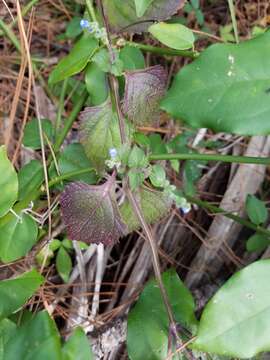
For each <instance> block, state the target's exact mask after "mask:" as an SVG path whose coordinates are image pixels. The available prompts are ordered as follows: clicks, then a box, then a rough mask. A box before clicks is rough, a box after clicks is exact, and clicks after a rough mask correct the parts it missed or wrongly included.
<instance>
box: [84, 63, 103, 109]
mask: <svg viewBox="0 0 270 360" xmlns="http://www.w3.org/2000/svg"><path fill="white" fill-rule="evenodd" d="M85 85H86V89H87V91H88V93H89V95H90V98H91V103H92V105H94V106H96V105H100V104H102V103H104V101H106V99H107V98H108V84H107V77H106V73H105V72H104V71H102V70H101V69H100V67H99V66H98V65H97V64H96V63H95V62H91V63H90V64H88V65H87V68H86V71H85Z"/></svg>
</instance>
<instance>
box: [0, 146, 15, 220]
mask: <svg viewBox="0 0 270 360" xmlns="http://www.w3.org/2000/svg"><path fill="white" fill-rule="evenodd" d="M0 173H1V174H2V175H1V178H0V189H1V196H0V217H1V216H4V215H5V214H6V213H7V212H8V211H9V210H10V209H11V208H12V206H13V204H14V203H15V201H16V200H17V196H18V178H17V174H16V172H15V170H14V168H13V166H12V164H11V162H10V161H9V159H8V157H7V153H6V149H5V147H4V146H0Z"/></svg>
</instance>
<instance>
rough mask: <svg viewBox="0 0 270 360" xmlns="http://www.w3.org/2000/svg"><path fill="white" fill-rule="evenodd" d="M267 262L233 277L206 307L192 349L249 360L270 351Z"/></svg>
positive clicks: (269, 268) (269, 283)
mask: <svg viewBox="0 0 270 360" xmlns="http://www.w3.org/2000/svg"><path fill="white" fill-rule="evenodd" d="M269 272H270V260H260V261H257V262H255V263H253V264H251V265H249V266H247V267H246V268H244V269H243V270H241V271H239V272H237V273H236V274H234V275H233V276H232V277H231V278H230V279H229V280H228V281H227V282H226V283H225V285H223V286H222V287H221V289H219V290H218V292H217V293H216V294H215V295H214V297H213V298H212V299H211V300H210V301H209V303H208V304H207V305H206V307H205V309H204V311H203V314H202V317H201V320H200V324H199V330H198V334H197V338H196V340H195V343H194V344H193V345H192V346H193V347H194V348H196V349H198V350H201V351H205V352H210V353H214V354H220V355H225V356H229V357H230V358H245V359H247V358H252V357H253V356H255V355H256V354H258V353H260V352H263V351H269V350H270V337H269V333H270V322H269V314H270V297H269V294H270V282H269Z"/></svg>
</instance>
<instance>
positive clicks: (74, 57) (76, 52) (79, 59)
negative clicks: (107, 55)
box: [49, 33, 98, 84]
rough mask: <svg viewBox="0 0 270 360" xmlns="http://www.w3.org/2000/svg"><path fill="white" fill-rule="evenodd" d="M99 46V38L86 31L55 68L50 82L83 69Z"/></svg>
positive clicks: (55, 81)
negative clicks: (96, 38)
mask: <svg viewBox="0 0 270 360" xmlns="http://www.w3.org/2000/svg"><path fill="white" fill-rule="evenodd" d="M97 48H98V42H97V40H95V39H94V38H92V37H91V36H90V35H89V34H87V33H84V34H83V35H82V37H81V38H80V39H79V40H78V41H77V42H76V44H75V45H74V47H73V49H72V50H71V51H70V53H69V54H68V55H67V56H66V57H64V58H63V59H62V60H61V61H60V62H59V63H58V64H57V65H56V67H55V68H54V69H53V71H52V73H51V74H50V77H49V83H50V84H55V83H57V82H58V81H61V80H64V79H66V78H68V77H70V76H72V75H75V74H77V73H79V72H80V71H82V70H83V69H84V68H85V66H86V64H87V63H88V61H89V60H90V58H91V57H92V56H93V54H94V52H95V51H96V50H97Z"/></svg>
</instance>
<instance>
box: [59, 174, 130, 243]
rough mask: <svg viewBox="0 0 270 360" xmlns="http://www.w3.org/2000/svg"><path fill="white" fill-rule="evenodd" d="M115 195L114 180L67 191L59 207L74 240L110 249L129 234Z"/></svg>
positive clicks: (80, 184)
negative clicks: (110, 246)
mask: <svg viewBox="0 0 270 360" xmlns="http://www.w3.org/2000/svg"><path fill="white" fill-rule="evenodd" d="M114 192H115V184H114V180H113V179H112V178H110V179H109V180H108V181H107V182H106V183H104V184H103V185H97V186H94V185H88V184H85V183H82V182H76V183H71V184H70V185H68V186H66V187H65V190H64V192H63V193H62V196H61V199H60V203H61V209H62V216H63V220H64V223H65V225H66V227H67V232H68V235H69V237H70V238H71V239H72V240H79V241H84V242H86V243H97V244H99V243H102V244H105V245H109V244H113V243H115V242H117V241H118V239H119V238H120V237H121V236H123V235H124V234H125V233H126V230H127V229H126V226H125V225H124V223H123V222H122V220H121V218H120V214H119V211H118V206H117V203H116V200H115V194H114Z"/></svg>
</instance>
